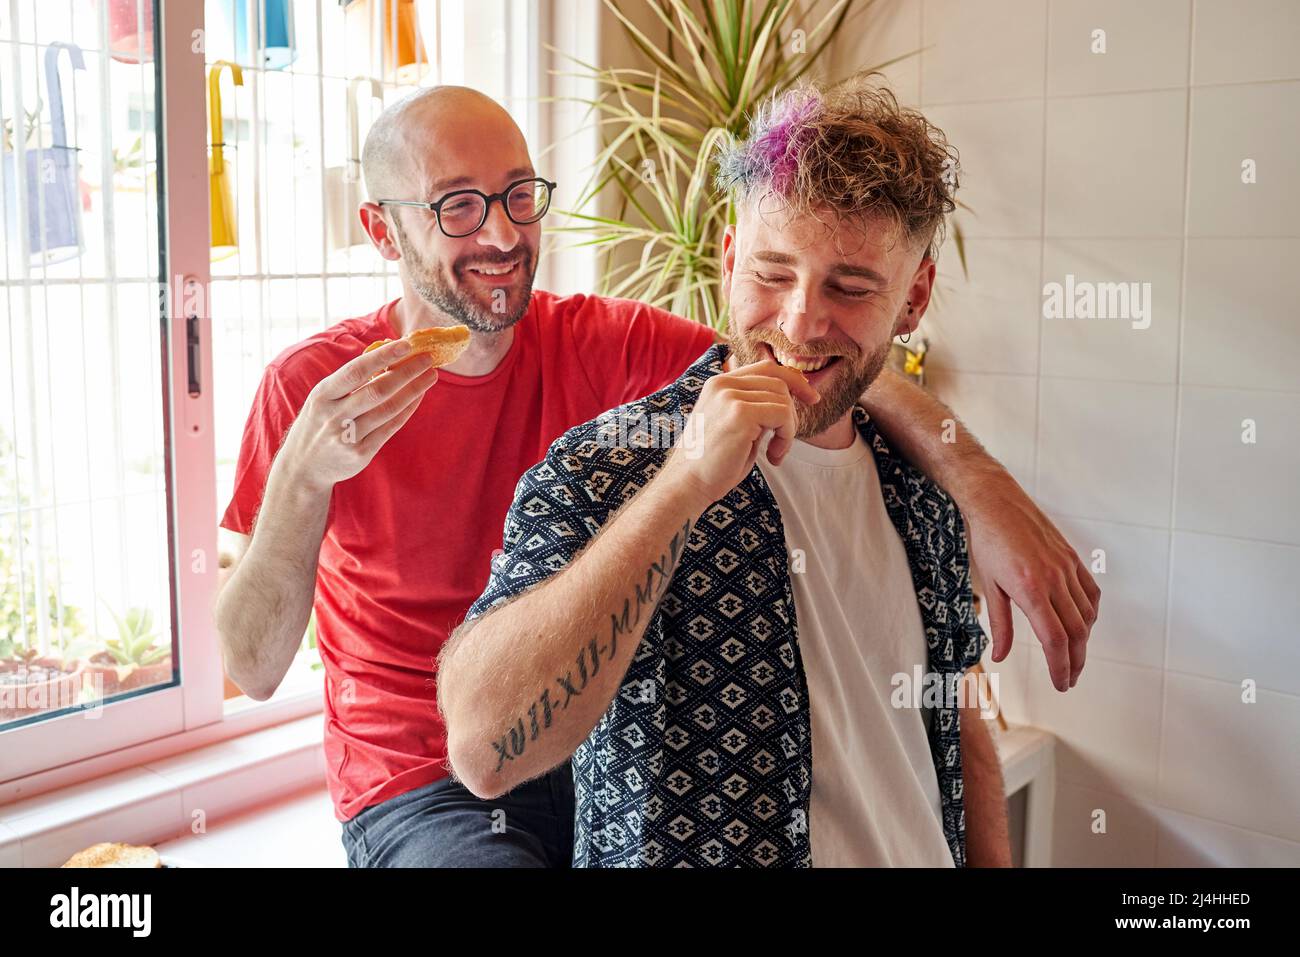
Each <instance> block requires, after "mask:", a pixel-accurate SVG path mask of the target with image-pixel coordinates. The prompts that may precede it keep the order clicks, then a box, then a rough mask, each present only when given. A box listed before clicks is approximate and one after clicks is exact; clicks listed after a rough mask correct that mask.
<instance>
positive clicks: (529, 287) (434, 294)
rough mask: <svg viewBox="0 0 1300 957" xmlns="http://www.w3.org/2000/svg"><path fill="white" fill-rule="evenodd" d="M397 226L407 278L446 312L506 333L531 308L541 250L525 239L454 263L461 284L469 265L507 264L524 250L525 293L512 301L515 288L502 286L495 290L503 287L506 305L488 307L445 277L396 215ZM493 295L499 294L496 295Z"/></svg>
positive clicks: (479, 326) (478, 329)
mask: <svg viewBox="0 0 1300 957" xmlns="http://www.w3.org/2000/svg"><path fill="white" fill-rule="evenodd" d="M393 226H394V230H393V231H394V233H396V236H397V248H398V251H399V252H401V254H402V261H403V262H404V263H406V273H407V279H408V280H409V281H410V283H411V288H412V289H414V290H415V292H416V294H417V295H418V296H419V297H420V298H421V299H423V300H424V301H425V302H426V303H428V304H429V305H430V306H433V307H434V308H435V309H438V310H441V311H442V313H443V314H444V315H447V316H449V317H451V318H452V319H453V320H455V321H456V322H459V323H461V324H462V325H465V326H469V328H470V329H471V330H473V331H474V332H480V333H495V332H505V331H506V330H507V329H509V328H510V327H511V326H513V325H514V324H515V323H517V322H518V321H519V320H520V319H522V318H523V317H524V314H525V313H526V312H527V311H528V304H529V302H530V301H531V300H532V296H533V279H534V278H535V276H536V274H537V253H536V252H535V251H534V250H533V249H531V248H530V247H528V246H527V245H525V244H523V243H522V242H521V243H520V245H519V246H518V247H517V248H516V250H515V251H514V252H512V253H501V254H499V255H497V256H495V257H493V256H489V255H482V256H476V257H466V258H465V259H464V260H462V261H460V262H457V263H454V264H452V267H451V271H452V275H453V276H455V277H456V279H457V282H458V284H461V283H463V282H464V272H465V269H466V268H468V267H469V266H471V265H474V266H503V265H507V264H509V263H510V262H512V261H513V260H514V259H515V258H516V256H518V255H519V254H520V253H521V252H522V253H523V256H524V258H523V261H522V262H521V263H520V264H519V268H520V269H521V270H522V276H523V283H522V286H523V292H522V294H521V295H520V296H519V297H518V300H517V301H515V302H513V303H512V302H510V301H509V300H510V297H511V294H512V292H513V290H507V289H506V287H504V286H498V287H496V289H494V290H493V292H494V293H495V292H496V291H497V290H498V289H499V290H500V291H502V292H504V293H505V294H506V295H505V299H504V301H503V302H502V305H503V306H504V308H501V309H498V307H497V306H496V304H495V303H494V304H493V306H492V307H491V308H487V309H485V308H483V306H482V305H481V304H480V303H479V302H477V301H476V300H475V299H474V298H473V296H471V295H470V294H469V293H468V292H466V291H465V290H464V288H463V286H459V285H458V286H452V285H450V284H449V283H448V282H447V280H446V279H445V278H444V277H443V274H442V270H441V269H438V268H435V267H433V266H431V265H430V264H429V262H428V260H426V259H425V258H424V257H422V256H421V255H420V253H419V252H418V251H417V250H416V248H415V246H414V245H413V244H412V243H411V242H410V241H409V240H408V239H407V236H406V231H405V230H403V229H402V224H401V223H399V222H397V221H396V217H394V222H393ZM493 298H494V299H496V298H497V297H496V296H495V295H494V296H493Z"/></svg>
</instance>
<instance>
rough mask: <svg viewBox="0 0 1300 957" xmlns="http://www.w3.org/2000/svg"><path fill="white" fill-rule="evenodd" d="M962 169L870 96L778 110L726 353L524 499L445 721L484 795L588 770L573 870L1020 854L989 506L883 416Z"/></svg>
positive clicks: (528, 476)
mask: <svg viewBox="0 0 1300 957" xmlns="http://www.w3.org/2000/svg"><path fill="white" fill-rule="evenodd" d="M954 160H955V156H954V152H953V151H952V150H951V148H950V147H949V146H948V144H947V142H946V140H945V139H944V136H943V134H942V132H941V131H939V130H938V129H936V128H935V127H934V126H933V125H931V124H930V123H928V122H927V121H926V119H925V118H924V117H923V116H921V115H920V114H919V113H916V112H914V111H910V110H905V109H901V108H900V107H899V106H898V104H897V102H896V100H895V99H894V97H893V95H892V94H891V93H889V91H888V90H886V89H883V88H881V87H877V86H875V85H873V83H872V82H871V79H870V78H866V77H858V78H854V79H853V80H851V81H849V82H846V83H844V84H841V85H839V86H836V87H832V88H820V87H805V88H801V89H797V90H794V91H790V92H787V93H785V94H782V95H780V96H777V97H775V98H774V99H772V100H771V101H770V102H769V103H768V104H766V106H765V107H764V109H763V110H762V112H761V113H760V114H759V115H758V116H756V117H754V118H753V123H752V125H751V132H750V135H749V137H748V138H747V139H746V140H745V141H744V142H741V143H738V144H735V145H734V146H732V147H731V148H730V149H728V150H727V151H726V152H725V154H724V155H723V156H722V158H721V162H720V168H719V184H720V186H722V187H723V188H725V189H727V190H729V191H731V193H732V195H733V196H734V197H735V200H736V209H737V216H736V224H735V225H734V226H732V227H729V228H728V229H727V233H726V236H725V239H724V241H723V248H722V283H723V290H724V292H725V295H726V296H727V297H728V301H729V307H730V327H729V333H730V340H729V342H725V343H719V344H716V345H714V346H713V347H712V348H710V349H709V350H708V351H707V352H706V353H705V354H704V355H703V356H701V357H700V358H699V359H698V360H696V362H694V363H693V364H692V365H691V366H690V368H688V369H687V370H686V372H685V373H684V374H683V375H682V376H680V377H679V378H678V379H677V380H676V382H674V383H672V384H671V385H669V386H667V387H666V388H664V389H661V390H659V391H658V392H655V393H653V394H651V395H649V396H648V397H646V398H645V399H642V400H639V401H636V402H632V403H628V404H625V405H622V406H619V407H617V408H615V409H613V410H611V411H609V412H607V413H605V414H604V415H601V416H599V417H597V418H596V419H593V420H591V421H590V422H587V423H586V424H584V425H580V426H577V427H575V428H573V429H570V430H569V431H568V432H566V433H565V434H564V435H563V436H561V437H560V438H559V439H558V440H557V441H556V442H555V443H554V444H553V445H552V446H551V448H550V450H549V452H548V453H547V455H546V457H545V459H544V460H543V461H542V462H540V463H539V464H538V465H536V466H534V467H533V468H532V469H530V470H529V471H528V472H527V473H525V475H524V477H523V478H522V479H521V480H520V482H519V485H518V487H517V489H516V491H515V500H514V505H513V506H512V508H511V509H510V512H509V514H508V516H507V519H506V525H505V536H504V546H505V548H504V552H503V553H502V554H501V555H499V556H498V557H497V558H496V559H495V560H494V562H493V565H492V575H491V579H490V580H489V583H488V586H487V588H486V590H485V591H484V592H483V594H482V596H481V597H480V598H479V600H478V601H477V602H476V603H475V604H474V606H473V607H472V608H471V609H470V612H469V615H468V618H467V621H466V623H465V624H464V625H462V626H461V627H460V628H459V629H458V630H457V632H456V633H455V634H453V636H452V638H451V640H450V641H449V642H448V644H447V646H446V647H445V649H444V651H443V654H442V658H441V661H440V672H439V675H440V680H439V684H438V692H439V706H440V709H441V710H442V713H443V716H444V720H445V722H446V727H447V738H448V753H449V756H450V761H451V764H452V767H453V770H454V772H455V774H456V775H457V776H458V777H459V778H460V779H461V780H462V781H463V782H464V783H465V784H466V786H467V787H469V789H470V790H472V791H473V792H474V793H476V794H478V795H479V796H480V797H483V798H488V799H491V798H494V797H496V796H499V795H502V794H505V793H507V792H509V791H510V789H512V788H513V787H515V786H516V785H518V784H519V783H520V782H523V781H527V780H529V779H531V778H535V777H537V776H538V775H541V774H544V773H545V772H547V771H548V770H550V769H551V768H554V767H556V766H557V765H562V764H563V763H565V762H568V761H570V759H572V768H573V779H574V789H575V796H576V804H577V810H576V825H575V839H574V862H575V864H578V865H588V866H663V867H671V866H706V865H713V866H796V867H800V866H811V865H816V866H881V865H884V866H900V865H901V866H947V867H951V866H954V865H956V866H963V865H966V864H972V865H1007V864H1009V862H1010V851H1009V845H1008V840H1007V833H1006V814H1005V804H1004V800H1003V790H1002V781H1001V777H1000V773H999V768H998V761H997V757H996V753H995V750H994V748H993V744H992V741H991V739H990V737H989V733H988V731H987V730H986V729H985V727H984V725H983V722H982V721H981V720H980V710H979V707H978V703H977V702H976V701H975V700H974V699H973V698H972V697H970V696H968V695H967V694H965V693H964V692H965V691H966V690H967V689H966V686H965V684H964V683H963V682H962V680H961V679H962V677H963V674H964V673H965V672H966V670H967V669H969V668H970V667H971V666H972V665H974V664H975V663H976V662H977V661H978V660H979V658H980V655H981V653H982V652H983V650H984V648H985V646H986V644H987V639H986V638H985V636H984V634H983V632H982V630H981V628H980V625H979V624H978V622H977V619H976V614H975V610H974V607H973V600H972V594H971V586H970V573H969V571H970V569H969V561H968V553H967V542H966V538H965V531H964V524H963V520H962V516H961V514H960V513H959V511H958V509H957V507H956V505H955V504H954V502H953V500H952V499H951V498H950V497H949V496H948V495H947V494H946V493H945V492H944V490H943V489H941V488H939V487H938V485H936V484H935V483H934V482H933V481H932V480H931V479H929V478H927V477H926V476H925V475H924V474H923V473H922V472H921V471H919V470H918V469H916V468H914V467H913V466H912V465H911V464H909V463H908V462H907V461H906V460H905V459H904V458H903V457H902V456H901V455H900V454H899V453H898V452H897V451H896V450H895V449H894V448H892V447H891V445H890V444H889V443H888V442H886V440H885V438H884V436H883V435H882V434H881V433H880V431H879V430H878V429H877V427H876V425H875V423H874V422H873V419H872V417H871V416H869V415H868V414H867V412H866V410H865V409H864V408H863V407H862V406H861V405H860V404H859V397H860V396H861V395H862V394H863V393H864V391H865V390H866V389H867V387H868V386H870V385H871V383H872V382H873V380H875V378H876V377H877V375H878V374H879V373H880V371H881V369H882V367H883V365H884V362H885V358H886V356H887V353H888V350H889V346H890V342H891V340H892V339H893V337H894V336H896V335H902V334H907V333H910V332H911V331H912V330H914V329H915V328H916V326H917V323H918V322H919V321H920V318H921V316H922V315H923V314H924V312H925V310H926V307H927V306H928V304H929V301H930V295H931V290H932V288H933V283H934V276H935V262H934V259H935V255H936V250H937V248H938V246H939V244H940V241H941V239H942V235H943V225H944V218H945V216H946V215H947V214H948V213H949V212H951V211H952V209H953V208H954V204H953V199H952V192H953V189H954V188H955V177H954V176H953V175H952V173H953V170H954V169H955V163H954ZM647 423H649V426H647Z"/></svg>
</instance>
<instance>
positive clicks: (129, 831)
mask: <svg viewBox="0 0 1300 957" xmlns="http://www.w3.org/2000/svg"><path fill="white" fill-rule="evenodd" d="M283 690H284V691H285V695H284V696H283V697H281V695H280V694H278V693H277V695H276V696H275V697H273V698H272V699H270V700H269V701H265V702H260V703H257V702H252V701H250V700H248V699H244V700H243V701H239V702H237V701H235V700H234V699H232V701H231V702H230V703H229V705H230V706H228V709H227V714H226V717H225V719H224V720H222V721H220V722H217V723H215V724H211V725H207V726H205V727H202V728H198V729H195V730H193V731H188V732H184V733H181V734H177V735H172V736H170V737H167V738H162V739H159V740H157V741H151V742H146V743H145V744H141V745H137V746H134V747H131V748H125V749H122V750H121V751H116V752H113V753H112V754H108V755H102V756H100V757H98V758H94V759H91V760H88V761H83V762H78V763H77V764H76V765H69V766H67V767H64V768H57V769H54V770H52V771H47V772H44V773H43V774H40V775H32V776H31V777H30V778H26V779H20V780H17V781H10V782H6V783H5V784H3V785H0V800H6V801H8V802H9V803H5V804H0V867H4V866H25V867H48V866H58V865H59V864H62V863H63V861H65V860H67V859H68V858H69V857H71V856H72V855H73V854H74V853H76V852H77V851H79V850H81V849H82V848H85V847H88V846H90V845H91V844H96V843H98V842H100V841H121V842H124V843H128V844H157V843H159V842H162V841H166V840H168V839H170V838H174V837H176V836H178V835H181V834H185V835H189V834H191V833H202V832H201V831H199V830H198V829H199V828H207V829H209V830H210V829H212V828H213V827H214V826H215V825H217V823H218V822H224V821H225V820H226V819H228V818H230V817H232V816H233V815H236V814H239V813H241V812H244V811H247V810H249V809H250V808H253V807H255V806H258V805H262V804H265V803H266V802H268V801H274V800H276V799H278V798H281V797H283V796H284V795H287V794H291V793H293V792H295V791H301V790H302V789H303V788H306V787H309V786H313V785H314V786H320V785H323V783H324V778H325V758H324V752H323V750H322V747H321V721H320V711H321V689H320V687H319V686H317V687H315V688H311V687H306V688H304V687H298V688H285V689H283Z"/></svg>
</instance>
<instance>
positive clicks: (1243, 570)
mask: <svg viewBox="0 0 1300 957" xmlns="http://www.w3.org/2000/svg"><path fill="white" fill-rule="evenodd" d="M1296 582H1300V548H1297V547H1295V546H1293V545H1268V544H1265V543H1263V542H1252V541H1244V540H1239V539H1232V538H1218V537H1216V536H1211V535H1196V534H1194V533H1191V532H1175V533H1174V548H1173V571H1172V579H1171V583H1170V588H1171V589H1172V602H1171V605H1172V609H1173V614H1172V617H1171V620H1170V626H1169V667H1170V668H1171V669H1172V670H1174V671H1184V672H1190V673H1192V674H1197V675H1203V676H1205V677H1208V678H1220V679H1222V680H1224V681H1229V682H1232V683H1233V684H1240V682H1241V680H1242V679H1243V678H1253V679H1255V681H1256V682H1257V683H1258V684H1259V685H1260V687H1263V688H1269V689H1271V690H1274V691H1283V692H1286V693H1288V694H1294V695H1300V642H1297V641H1296V622H1297V621H1300V589H1298V588H1296ZM1296 730H1297V733H1300V729H1296Z"/></svg>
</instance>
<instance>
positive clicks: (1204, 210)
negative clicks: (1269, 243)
mask: <svg viewBox="0 0 1300 957" xmlns="http://www.w3.org/2000/svg"><path fill="white" fill-rule="evenodd" d="M1296 116H1300V81H1295V82H1290V83H1262V84H1249V85H1245V86H1211V87H1198V88H1196V89H1194V90H1193V91H1192V131H1191V151H1190V173H1189V176H1190V189H1189V192H1188V195H1189V202H1188V207H1187V233H1188V235H1189V236H1295V235H1296V234H1297V232H1300V226H1297V220H1300V190H1298V189H1296V178H1295V170H1296V155H1297V154H1300V123H1297V122H1295V117H1296ZM1286 117H1290V118H1291V121H1290V122H1287V120H1286V119H1285V118H1286ZM1246 160H1253V161H1254V164H1255V171H1254V174H1255V182H1253V183H1244V182H1242V177H1243V175H1244V172H1243V168H1242V164H1243V163H1244V162H1245V161H1246Z"/></svg>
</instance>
